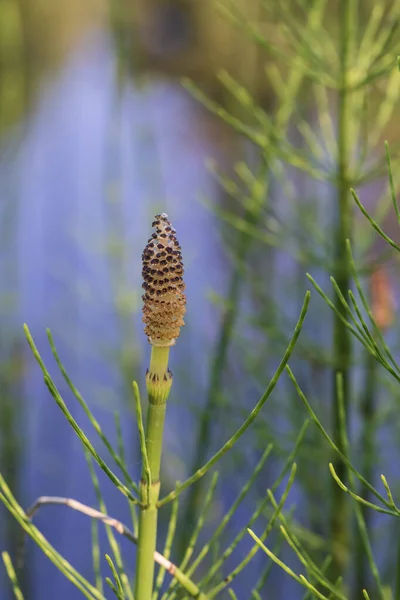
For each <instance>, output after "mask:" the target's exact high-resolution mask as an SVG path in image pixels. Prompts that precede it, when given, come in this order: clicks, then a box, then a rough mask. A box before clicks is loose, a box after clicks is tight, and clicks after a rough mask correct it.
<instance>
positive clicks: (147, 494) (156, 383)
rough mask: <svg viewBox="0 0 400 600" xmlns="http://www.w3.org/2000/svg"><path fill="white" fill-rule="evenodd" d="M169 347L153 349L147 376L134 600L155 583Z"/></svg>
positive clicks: (146, 598) (144, 598)
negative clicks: (143, 455)
mask: <svg viewBox="0 0 400 600" xmlns="http://www.w3.org/2000/svg"><path fill="white" fill-rule="evenodd" d="M168 357H169V348H158V347H155V346H153V347H152V352H151V359H150V368H149V370H148V372H147V374H146V385H147V393H148V400H149V406H148V411H147V424H146V452H147V459H148V467H149V468H150V481H149V480H148V477H149V474H148V471H146V464H145V461H143V470H142V478H141V480H140V500H141V503H142V505H141V508H140V516H139V539H138V550H137V559H136V579H135V598H136V600H151V598H152V593H153V581H154V552H155V550H156V541H157V516H158V510H157V502H158V497H159V494H160V466H161V454H162V443H163V432H164V419H165V410H166V405H167V398H168V395H169V391H170V389H171V384H172V375H171V373H170V372H169V371H168Z"/></svg>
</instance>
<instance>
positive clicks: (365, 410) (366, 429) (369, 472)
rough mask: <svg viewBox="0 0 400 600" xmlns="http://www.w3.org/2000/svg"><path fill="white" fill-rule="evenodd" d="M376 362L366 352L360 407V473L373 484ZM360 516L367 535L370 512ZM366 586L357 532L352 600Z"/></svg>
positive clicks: (363, 508) (368, 497)
mask: <svg viewBox="0 0 400 600" xmlns="http://www.w3.org/2000/svg"><path fill="white" fill-rule="evenodd" d="M376 367H377V364H376V361H375V359H374V357H373V356H372V355H371V354H370V353H369V352H367V354H366V361H365V389H364V397H363V401H362V405H361V416H362V419H363V433H362V446H361V456H362V457H363V463H362V473H363V475H364V477H365V478H366V479H367V480H368V481H370V482H371V483H372V482H373V471H374V469H373V464H374V463H373V458H374V456H373V450H374V439H375V425H374V417H375V403H374V397H375V393H376V384H377V381H376ZM363 497H364V498H365V500H367V501H371V499H372V498H371V493H370V492H369V490H364V493H363ZM360 510H361V514H362V518H363V520H364V523H365V528H366V531H367V533H368V532H369V529H370V527H369V525H370V515H371V511H370V510H369V509H368V508H367V507H366V506H365V505H361V508H360ZM366 584H367V560H366V556H365V552H364V543H363V539H362V535H361V532H359V531H358V532H357V537H356V554H355V583H354V600H359V599H360V598H362V597H363V595H362V590H363V588H365V587H366Z"/></svg>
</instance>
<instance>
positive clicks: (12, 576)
mask: <svg viewBox="0 0 400 600" xmlns="http://www.w3.org/2000/svg"><path fill="white" fill-rule="evenodd" d="M1 556H2V559H3V563H4V566H5V569H6V571H7V575H8V578H9V580H10V582H11V585H12V589H13V592H14V596H15V600H24V596H23V594H22V591H21V588H20V587H19V583H18V579H17V574H16V573H15V569H14V566H13V564H12V561H11V558H10V555H9V554H8V552H2V553H1Z"/></svg>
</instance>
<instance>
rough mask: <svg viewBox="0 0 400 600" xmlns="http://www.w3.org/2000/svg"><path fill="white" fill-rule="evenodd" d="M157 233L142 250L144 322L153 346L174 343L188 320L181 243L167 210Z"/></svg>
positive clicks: (157, 221) (158, 221)
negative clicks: (185, 319) (185, 317)
mask: <svg viewBox="0 0 400 600" xmlns="http://www.w3.org/2000/svg"><path fill="white" fill-rule="evenodd" d="M152 226H153V227H155V233H153V234H152V236H151V238H150V239H149V241H148V243H147V245H146V247H145V249H144V251H143V254H142V260H143V269H142V276H143V280H144V281H143V285H142V287H143V289H144V290H145V293H144V295H143V296H142V298H143V322H144V323H145V329H144V331H145V333H146V335H147V337H148V338H149V342H150V344H152V345H153V346H162V347H167V346H173V345H174V344H175V341H176V338H177V337H178V336H179V332H180V328H181V327H182V326H183V325H184V324H185V323H184V320H183V316H184V314H185V312H186V296H185V294H184V290H185V284H184V283H183V262H182V254H181V247H180V245H179V242H178V240H177V239H176V235H175V234H176V231H175V229H174V228H173V227H172V225H171V223H170V222H169V220H168V215H166V214H165V213H163V214H161V215H156V217H155V220H154V222H153V224H152Z"/></svg>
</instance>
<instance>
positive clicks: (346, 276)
mask: <svg viewBox="0 0 400 600" xmlns="http://www.w3.org/2000/svg"><path fill="white" fill-rule="evenodd" d="M354 6H355V1H354V0H340V24H341V25H340V88H339V107H338V174H337V186H338V196H337V204H338V223H337V226H336V228H335V232H334V248H335V279H336V281H337V284H338V287H339V289H340V291H341V293H342V294H343V295H344V296H345V297H346V296H347V293H348V290H349V288H350V278H351V272H350V266H349V264H348V261H347V253H346V240H347V239H348V238H350V236H351V230H352V223H351V222H352V206H351V202H350V194H349V189H350V187H351V181H350V172H349V163H350V160H351V155H350V154H351V153H350V151H351V144H350V139H349V127H350V120H351V113H350V91H349V82H348V75H349V59H350V43H351V39H352V36H353V35H354V29H353V27H354V22H353V21H354V15H355V10H354ZM335 304H336V308H337V310H338V311H339V313H340V314H343V313H344V312H345V309H344V307H343V305H342V303H341V302H340V299H339V297H338V296H337V295H336V296H335ZM334 357H335V366H334V369H333V438H334V440H335V443H336V444H337V446H338V447H339V449H340V450H341V451H342V452H343V447H342V439H343V436H342V435H341V427H342V424H341V419H340V414H339V403H338V393H339V390H338V388H337V382H338V374H340V375H341V381H342V390H341V393H342V397H343V403H344V411H345V419H344V426H345V427H347V422H348V412H349V403H350V377H349V368H350V362H351V339H350V333H349V331H348V330H347V328H346V327H345V326H344V324H343V321H342V320H341V319H340V316H339V315H337V314H335V318H334ZM333 464H334V467H335V470H336V473H337V474H338V476H339V478H340V479H341V480H342V481H345V480H346V468H345V465H344V463H343V462H342V461H341V460H340V459H339V460H338V458H337V456H335V457H334V463H333ZM348 531H349V530H348V502H347V498H346V495H345V494H343V493H342V491H341V490H340V489H339V487H338V486H337V485H336V483H335V482H334V481H332V514H331V537H332V565H331V569H330V571H331V580H332V581H333V582H335V581H336V580H337V579H338V578H339V577H340V576H341V575H342V574H343V571H344V569H345V567H346V564H347V559H348V557H347V548H348Z"/></svg>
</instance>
